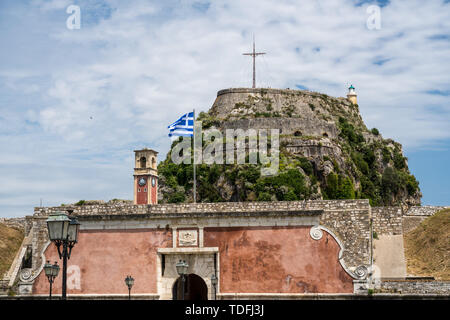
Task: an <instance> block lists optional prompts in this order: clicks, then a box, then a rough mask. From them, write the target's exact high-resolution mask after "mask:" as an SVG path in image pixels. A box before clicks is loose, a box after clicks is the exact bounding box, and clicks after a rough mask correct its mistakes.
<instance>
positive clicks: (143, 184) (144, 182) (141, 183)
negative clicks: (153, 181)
mask: <svg viewBox="0 0 450 320" xmlns="http://www.w3.org/2000/svg"><path fill="white" fill-rule="evenodd" d="M146 183H147V180H145V178H141V179H139V185H140V186H141V187H143V186H145V184H146Z"/></svg>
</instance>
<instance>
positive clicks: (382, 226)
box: [372, 207, 403, 235]
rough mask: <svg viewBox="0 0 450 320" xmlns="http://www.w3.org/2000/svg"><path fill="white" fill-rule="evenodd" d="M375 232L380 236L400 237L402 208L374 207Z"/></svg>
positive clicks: (401, 231)
mask: <svg viewBox="0 0 450 320" xmlns="http://www.w3.org/2000/svg"><path fill="white" fill-rule="evenodd" d="M372 219H373V225H372V226H373V231H374V232H376V233H377V234H378V235H400V234H402V233H403V230H402V209H401V207H372Z"/></svg>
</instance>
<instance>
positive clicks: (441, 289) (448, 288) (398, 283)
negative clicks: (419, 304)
mask: <svg viewBox="0 0 450 320" xmlns="http://www.w3.org/2000/svg"><path fill="white" fill-rule="evenodd" d="M377 291H381V292H390V293H401V294H446V295H450V281H433V280H430V281H424V280H391V281H382V282H381V284H380V287H379V289H378V290H377Z"/></svg>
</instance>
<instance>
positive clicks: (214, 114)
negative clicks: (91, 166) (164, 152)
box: [159, 88, 421, 209]
mask: <svg viewBox="0 0 450 320" xmlns="http://www.w3.org/2000/svg"><path fill="white" fill-rule="evenodd" d="M197 120H201V121H202V125H203V129H209V128H217V129H219V130H221V131H222V132H224V131H225V130H226V129H243V130H247V129H279V133H280V170H279V174H278V175H277V176H274V177H263V176H261V175H260V173H259V168H260V166H261V165H250V164H244V165H216V164H214V165H205V164H202V165H198V166H197V167H198V170H197V172H198V175H197V178H198V179H197V180H198V181H197V193H198V194H197V199H199V200H200V201H207V202H214V201H258V200H260V201H267V200H302V199H351V198H365V199H367V198H368V199H370V201H371V204H372V205H402V206H403V207H404V208H405V209H406V208H408V207H410V206H414V205H420V198H421V193H420V190H419V187H418V182H417V181H416V179H415V177H414V176H413V175H411V174H410V172H409V170H408V163H407V159H406V158H405V157H404V156H403V152H402V146H401V144H399V143H397V142H395V141H393V140H391V139H383V137H382V136H381V134H380V133H379V132H378V130H377V129H375V128H374V129H372V130H369V129H368V128H367V127H366V125H365V124H364V122H363V120H362V118H361V115H360V113H359V108H358V105H357V104H353V103H351V102H350V101H348V100H347V99H345V98H334V97H330V96H328V95H325V94H321V93H316V92H310V91H304V90H289V89H287V90H280V89H258V88H257V89H248V88H235V89H226V90H221V91H219V92H218V94H217V98H216V100H215V101H214V103H213V105H212V107H211V109H210V110H209V111H208V112H207V113H201V114H200V115H199V117H198V118H197ZM224 136H225V135H224ZM159 172H160V179H161V181H160V187H161V190H160V197H159V199H161V202H183V201H191V200H192V183H193V181H192V178H191V177H192V165H184V164H183V165H178V166H176V165H174V164H173V163H172V162H171V160H170V153H169V155H168V157H167V159H166V160H165V161H163V162H161V164H160V165H159Z"/></svg>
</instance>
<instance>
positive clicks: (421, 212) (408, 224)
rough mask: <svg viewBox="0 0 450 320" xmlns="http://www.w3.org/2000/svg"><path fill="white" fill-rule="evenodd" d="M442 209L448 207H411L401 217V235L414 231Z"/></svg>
mask: <svg viewBox="0 0 450 320" xmlns="http://www.w3.org/2000/svg"><path fill="white" fill-rule="evenodd" d="M443 209H450V207H442V206H423V207H411V208H410V209H409V210H408V211H407V212H406V213H405V214H404V215H403V219H402V220H403V221H402V223H403V233H408V232H410V231H412V230H414V229H415V228H417V227H418V226H419V225H420V224H421V223H422V221H423V220H425V219H426V218H428V217H430V216H432V215H434V214H435V213H436V212H438V211H441V210H443Z"/></svg>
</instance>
